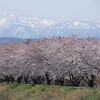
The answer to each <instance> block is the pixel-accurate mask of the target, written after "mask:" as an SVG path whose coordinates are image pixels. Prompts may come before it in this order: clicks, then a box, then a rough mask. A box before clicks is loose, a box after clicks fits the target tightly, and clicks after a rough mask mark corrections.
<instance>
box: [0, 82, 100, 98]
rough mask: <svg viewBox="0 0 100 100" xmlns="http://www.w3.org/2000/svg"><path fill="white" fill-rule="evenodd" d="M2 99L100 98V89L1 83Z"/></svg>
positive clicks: (0, 95) (0, 96)
mask: <svg viewBox="0 0 100 100" xmlns="http://www.w3.org/2000/svg"><path fill="white" fill-rule="evenodd" d="M0 100H100V89H96V88H80V87H79V88H76V87H67V86H47V85H35V86H32V85H29V84H27V85H23V84H20V85H14V84H12V85H11V84H10V85H6V84H0Z"/></svg>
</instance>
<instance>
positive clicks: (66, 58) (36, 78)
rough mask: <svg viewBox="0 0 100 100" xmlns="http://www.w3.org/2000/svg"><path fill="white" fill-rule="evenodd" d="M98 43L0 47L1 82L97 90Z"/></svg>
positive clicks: (63, 40) (77, 41)
mask: <svg viewBox="0 0 100 100" xmlns="http://www.w3.org/2000/svg"><path fill="white" fill-rule="evenodd" d="M99 72H100V41H99V40H95V39H76V38H53V39H44V40H36V41H27V42H25V43H19V44H6V45H4V46H1V47H0V81H1V82H4V81H6V82H7V83H14V82H16V83H32V84H48V85H50V84H55V85H73V86H90V87H94V86H99V85H100V81H99V76H100V75H99Z"/></svg>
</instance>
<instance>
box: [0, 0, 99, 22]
mask: <svg viewBox="0 0 100 100" xmlns="http://www.w3.org/2000/svg"><path fill="white" fill-rule="evenodd" d="M0 12H1V13H3V12H6V13H8V14H9V13H10V14H12V13H13V14H16V15H28V16H34V17H44V18H51V19H56V20H59V21H71V20H85V21H93V22H99V23H100V0H0Z"/></svg>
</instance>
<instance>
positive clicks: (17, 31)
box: [0, 15, 100, 39]
mask: <svg viewBox="0 0 100 100" xmlns="http://www.w3.org/2000/svg"><path fill="white" fill-rule="evenodd" d="M70 35H76V36H78V37H81V38H85V37H95V38H100V24H98V23H92V22H85V21H71V22H57V21H53V20H50V19H44V18H36V17H25V16H14V15H12V16H0V37H12V38H33V39H37V38H43V37H53V36H70Z"/></svg>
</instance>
